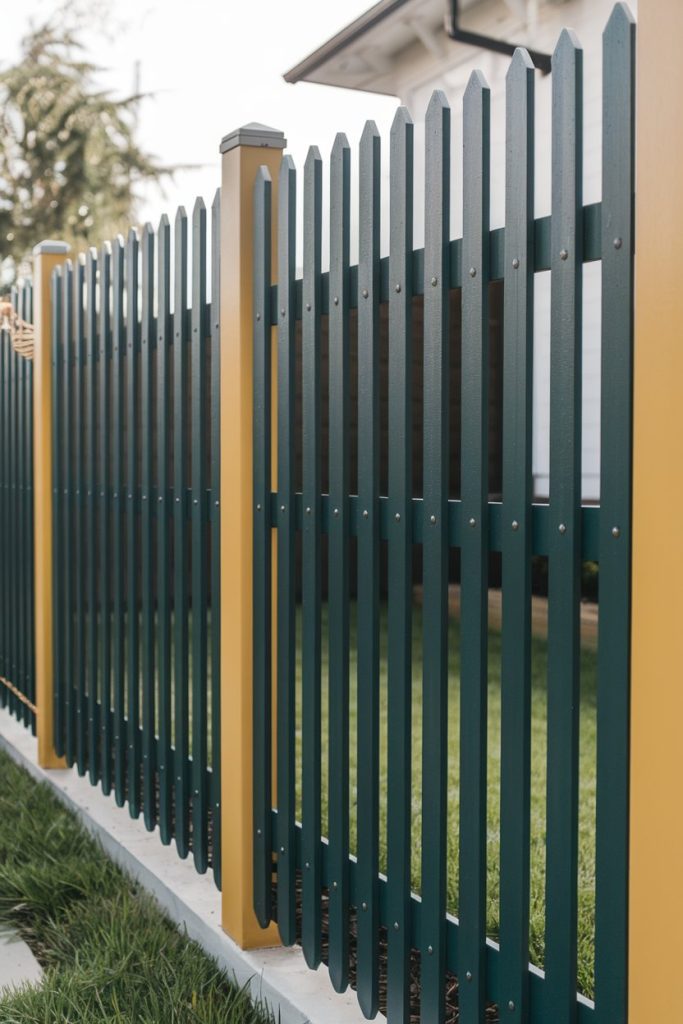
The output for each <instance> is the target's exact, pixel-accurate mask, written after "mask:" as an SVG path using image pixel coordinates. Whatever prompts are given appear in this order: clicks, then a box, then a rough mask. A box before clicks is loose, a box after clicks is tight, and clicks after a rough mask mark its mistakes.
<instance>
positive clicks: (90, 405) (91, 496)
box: [84, 249, 100, 786]
mask: <svg viewBox="0 0 683 1024" xmlns="http://www.w3.org/2000/svg"><path fill="white" fill-rule="evenodd" d="M85 278H86V281H85V301H86V315H85V320H86V324H85V327H86V339H87V340H86V345H87V353H86V370H85V374H84V377H85V380H84V391H85V461H86V466H85V477H84V486H85V489H86V494H85V520H86V538H85V539H86V545H85V563H86V564H85V569H86V590H87V597H86V605H87V625H88V630H87V652H88V664H87V673H86V677H87V689H88V771H89V777H90V782H91V784H92V785H93V786H94V785H96V783H97V781H98V779H99V773H100V761H99V757H98V740H99V709H98V706H97V697H98V692H97V683H98V679H97V676H98V672H97V667H98V644H97V633H98V621H97V620H98V609H97V516H96V508H97V503H96V487H97V427H96V419H97V344H98V338H97V299H96V289H97V253H96V252H95V250H94V249H89V250H88V255H87V261H86V271H85Z"/></svg>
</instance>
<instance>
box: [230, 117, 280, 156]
mask: <svg viewBox="0 0 683 1024" xmlns="http://www.w3.org/2000/svg"><path fill="white" fill-rule="evenodd" d="M286 145H287V139H286V138H285V133H284V132H281V131H278V129H277V128H269V127H268V125H265V124H259V123H258V121H252V122H251V123H250V124H245V125H243V126H242V127H241V128H236V129H235V131H234V132H230V133H229V134H228V135H226V136H225V137H224V139H223V141H222V142H221V153H229V152H230V150H231V149H236V148H237V146H262V147H264V148H265V149H284V148H285V146H286Z"/></svg>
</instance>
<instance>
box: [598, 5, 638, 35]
mask: <svg viewBox="0 0 683 1024" xmlns="http://www.w3.org/2000/svg"><path fill="white" fill-rule="evenodd" d="M635 24H636V19H635V18H634V17H633V14H632V12H631V8H630V7H629V5H628V4H625V3H617V4H615V5H614V7H613V8H612V13H611V14H610V16H609V18H608V19H607V24H606V25H605V28H604V31H603V33H602V34H603V36H605V37H606V36H615V37H618V36H619V35H620V34H621V33H622V32H623V31H624V30H626V31H627V32H631V31H632V30H633V29H634V28H635Z"/></svg>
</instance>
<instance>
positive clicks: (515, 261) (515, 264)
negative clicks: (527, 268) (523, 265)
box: [512, 256, 519, 270]
mask: <svg viewBox="0 0 683 1024" xmlns="http://www.w3.org/2000/svg"><path fill="white" fill-rule="evenodd" d="M512 269H513V270H519V260H518V259H517V257H516V256H515V258H514V259H513V261H512Z"/></svg>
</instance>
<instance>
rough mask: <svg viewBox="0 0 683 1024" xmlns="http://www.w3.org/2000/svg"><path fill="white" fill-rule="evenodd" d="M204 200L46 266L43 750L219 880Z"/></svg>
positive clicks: (214, 233) (214, 349)
mask: <svg viewBox="0 0 683 1024" xmlns="http://www.w3.org/2000/svg"><path fill="white" fill-rule="evenodd" d="M219 203H220V196H219V195H218V194H217V195H216V199H215V202H214V204H213V207H212V211H211V226H210V232H209V226H208V224H207V211H206V208H205V206H204V204H203V202H201V200H198V201H197V203H196V205H195V208H194V212H193V215H192V221H191V230H192V236H191V241H192V249H191V262H189V259H188V246H189V237H188V218H187V216H186V214H185V211H184V210H182V209H180V210H179V211H178V214H177V216H176V219H175V226H174V237H173V240H172V238H171V229H170V224H169V221H168V219H167V218H166V217H163V218H162V220H161V222H160V224H159V228H158V231H157V232H156V234H155V232H154V231H153V230H152V228H151V227H150V226H149V225H147V226H146V227H145V228H144V230H143V232H142V236H141V237H138V234H137V232H136V231H134V230H131V232H130V234H129V236H128V239H127V240H126V241H125V242H124V241H123V239H121V238H118V239H116V240H115V241H114V242H113V243H112V244H111V245H109V244H107V245H105V246H104V247H103V248H102V250H101V252H100V253H97V252H95V251H94V250H91V251H90V252H89V253H88V254H87V257H85V258H81V259H79V260H78V261H76V262H71V261H67V262H66V264H65V266H64V268H63V269H62V268H61V267H59V268H57V269H56V270H55V272H54V275H53V281H52V309H53V318H54V320H53V331H52V338H53V378H52V379H53V446H54V450H53V460H52V462H53V474H54V506H53V520H54V521H53V537H54V559H55V562H54V565H55V569H54V609H55V645H54V678H55V748H56V751H57V753H58V754H60V755H65V756H66V760H67V763H68V764H69V765H72V764H75V765H76V766H77V768H78V771H79V773H80V774H85V772H86V771H87V772H88V773H89V777H90V780H91V782H92V783H93V784H94V785H97V784H99V785H101V787H102V789H103V790H104V792H105V793H109V792H110V791H112V790H113V792H114V795H115V798H116V801H117V803H118V804H119V805H123V804H124V803H126V802H127V803H128V807H129V810H130V813H131V815H132V816H133V817H138V816H139V815H140V814H142V815H143V818H144V822H145V825H146V827H147V828H148V829H150V830H151V829H153V828H154V827H155V826H156V825H157V824H158V826H159V830H160V836H161V839H162V842H164V843H170V842H171V840H172V839H174V840H175V843H176V846H177V850H178V853H179V855H180V856H181V857H186V856H187V855H188V853H189V852H190V851H191V852H192V856H193V859H194V863H195V866H196V868H197V870H198V871H200V872H205V871H206V870H207V867H209V866H212V869H213V873H214V877H215V879H216V883H217V884H218V885H219V886H220V865H221V859H220V813H219V807H220V772H219V771H218V765H219V764H220V732H219V725H220V649H219V637H220V633H219V629H218V628H211V626H212V623H214V624H215V623H216V622H217V620H218V617H219V594H220V586H219V577H218V573H219V525H220V521H219V504H218V493H219V487H218V480H219V477H218V473H219V466H220V460H219V433H218V391H217V388H218V379H219V377H218V361H219V349H218V344H219V332H220V316H219V300H218V284H217V281H218V273H219V263H220V258H219ZM209 236H210V237H209ZM172 241H173V244H172ZM209 273H210V275H211V280H210V282H209V280H208V275H209ZM171 282H172V289H173V290H171ZM209 284H210V296H209V294H208V289H209ZM188 299H189V305H188Z"/></svg>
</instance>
